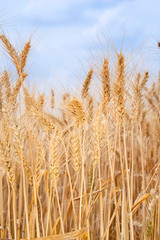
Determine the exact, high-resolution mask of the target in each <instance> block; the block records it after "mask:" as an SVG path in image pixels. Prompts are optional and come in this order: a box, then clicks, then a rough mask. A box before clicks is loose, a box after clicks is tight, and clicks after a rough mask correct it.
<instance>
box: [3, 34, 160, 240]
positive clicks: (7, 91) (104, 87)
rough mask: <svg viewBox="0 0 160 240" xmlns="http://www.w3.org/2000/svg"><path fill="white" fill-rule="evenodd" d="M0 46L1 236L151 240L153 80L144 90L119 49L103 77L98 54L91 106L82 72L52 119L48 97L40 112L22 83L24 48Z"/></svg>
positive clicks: (158, 195) (159, 122) (157, 155)
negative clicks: (0, 55) (3, 58)
mask: <svg viewBox="0 0 160 240" xmlns="http://www.w3.org/2000/svg"><path fill="white" fill-rule="evenodd" d="M0 39H1V41H2V43H3V47H4V48H5V50H6V51H7V53H8V54H9V56H10V58H11V60H12V63H13V64H14V65H15V67H16V71H17V81H16V82H15V84H14V85H13V81H11V79H10V74H9V73H8V72H7V71H6V70H5V71H4V72H3V73H2V75H1V80H0V131H1V135H0V238H1V239H3V238H6V239H15V240H19V239H22V238H23V239H37V238H38V239H50V240H51V239H68V240H69V239H91V240H94V239H95V240H96V239H97V240H98V239H105V240H107V239H108V240H109V239H110V240H114V239H117V240H120V239H124V240H129V239H132V240H133V239H134V240H136V239H146V240H147V239H154V240H158V239H160V200H159V199H160V188H159V186H160V177H159V176H160V175H159V171H160V163H159V159H160V114H159V112H160V104H159V103H160V78H159V79H158V80H155V82H154V83H153V84H152V85H151V86H150V87H149V86H148V85H149V84H148V81H149V77H150V75H149V72H146V73H145V74H144V73H136V72H133V71H128V70H129V69H128V63H127V59H125V56H124V55H123V53H122V52H120V53H116V60H115V61H116V62H115V66H112V69H114V72H111V70H110V59H109V57H108V56H107V57H105V58H104V61H103V63H102V66H100V68H99V77H98V79H100V84H101V91H100V92H99V94H100V96H99V99H100V101H99V102H97V100H96V98H95V97H94V95H92V94H91V93H90V85H91V84H92V81H91V80H92V77H93V76H94V69H93V68H91V69H90V71H89V73H88V75H87V77H86V80H85V81H84V84H83V86H82V89H80V95H81V98H79V97H78V96H70V95H69V94H68V93H66V94H64V95H63V97H62V99H63V101H62V102H63V103H62V106H61V107H60V108H59V111H60V112H61V118H60V117H59V118H58V117H57V116H55V115H54V109H55V108H56V107H57V106H56V105H55V94H54V91H53V90H51V96H50V103H51V105H50V107H48V108H47V107H46V106H47V104H45V103H46V101H48V100H47V99H48V98H46V97H45V95H44V94H42V95H39V96H38V98H36V97H35V96H34V95H33V94H31V93H30V91H29V89H27V88H26V86H25V79H26V78H27V73H26V70H25V69H26V63H27V57H28V54H29V51H30V48H31V41H28V42H27V43H26V44H25V46H24V48H23V50H22V52H21V53H18V52H16V50H15V49H14V47H13V46H12V45H11V43H10V41H9V40H8V39H7V37H6V36H5V35H4V34H3V35H0ZM128 72H129V74H128ZM97 81H98V80H97Z"/></svg>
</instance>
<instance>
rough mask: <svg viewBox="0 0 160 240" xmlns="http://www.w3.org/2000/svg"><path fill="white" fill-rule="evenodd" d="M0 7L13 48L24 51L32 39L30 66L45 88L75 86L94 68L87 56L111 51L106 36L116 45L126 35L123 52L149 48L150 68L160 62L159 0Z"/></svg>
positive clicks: (42, 0) (62, 0)
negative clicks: (134, 48)
mask: <svg viewBox="0 0 160 240" xmlns="http://www.w3.org/2000/svg"><path fill="white" fill-rule="evenodd" d="M0 4H1V5H0V6H1V8H0V9H1V11H0V13H1V14H0V22H1V23H2V28H3V31H4V32H5V33H6V35H7V36H8V37H9V39H10V40H11V42H12V43H13V45H14V46H16V47H17V48H22V46H23V44H24V43H25V42H26V41H27V40H28V39H29V38H30V37H31V39H32V50H31V54H30V57H29V62H28V65H27V67H28V71H29V74H30V78H32V79H33V81H36V83H37V85H38V87H39V88H41V89H42V90H45V89H47V88H50V87H51V88H54V87H57V86H60V87H64V88H65V87H68V86H70V85H74V86H76V83H77V82H78V81H81V80H82V79H81V78H83V77H84V75H85V74H86V72H87V71H88V70H89V67H90V66H91V65H92V62H91V60H89V59H90V58H89V55H92V56H94V54H95V53H96V51H97V52H98V51H99V50H100V49H102V48H103V49H104V48H105V47H107V44H106V38H107V37H110V38H112V40H113V42H114V44H115V46H116V47H119V46H120V45H121V43H122V39H123V37H124V49H127V48H131V49H132V46H133V45H135V46H136V45H137V47H138V46H139V45H140V44H142V45H143V46H144V45H145V49H146V50H145V51H144V52H147V53H149V54H150V57H149V59H152V63H151V64H150V65H151V66H153V65H154V63H153V61H155V62H156V64H157V61H159V63H160V60H159V59H160V54H159V59H158V57H157V52H158V50H157V41H160V14H159V9H160V1H159V0H152V1H150V0H128V1H125V0H37V1H36V0H27V1H25V0H15V1H13V0H10V1H9V0H5V1H1V3H0ZM104 36H105V37H104ZM102 45H103V47H102ZM0 55H1V56H2V57H3V55H4V52H3V51H0ZM159 63H158V64H159ZM30 81H31V80H30Z"/></svg>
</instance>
